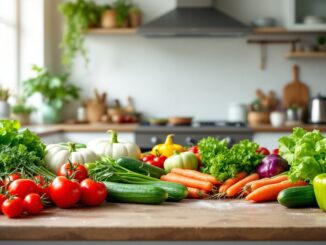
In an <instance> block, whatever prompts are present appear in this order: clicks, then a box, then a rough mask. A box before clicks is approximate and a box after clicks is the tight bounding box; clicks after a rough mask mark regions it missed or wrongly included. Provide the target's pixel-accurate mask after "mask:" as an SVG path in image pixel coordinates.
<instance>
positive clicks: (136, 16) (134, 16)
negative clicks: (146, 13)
mask: <svg viewBox="0 0 326 245" xmlns="http://www.w3.org/2000/svg"><path fill="white" fill-rule="evenodd" d="M141 15H142V13H141V10H140V8H138V7H136V6H132V7H131V8H130V9H129V19H130V26H131V27H132V28H137V27H138V26H140V25H141Z"/></svg>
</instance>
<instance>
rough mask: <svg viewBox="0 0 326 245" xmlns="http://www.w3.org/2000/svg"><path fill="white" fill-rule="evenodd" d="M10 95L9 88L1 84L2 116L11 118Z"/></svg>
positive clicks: (0, 111) (0, 113)
mask: <svg viewBox="0 0 326 245" xmlns="http://www.w3.org/2000/svg"><path fill="white" fill-rule="evenodd" d="M9 96H10V92H9V89H5V88H3V87H1V86H0V118H9V116H10V105H9V103H8V98H9Z"/></svg>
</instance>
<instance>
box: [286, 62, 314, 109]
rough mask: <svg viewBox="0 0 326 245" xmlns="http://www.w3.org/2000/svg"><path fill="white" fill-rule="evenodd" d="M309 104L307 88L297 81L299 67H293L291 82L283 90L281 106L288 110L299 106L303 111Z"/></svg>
mask: <svg viewBox="0 0 326 245" xmlns="http://www.w3.org/2000/svg"><path fill="white" fill-rule="evenodd" d="M308 103H309V88H308V86H307V85H305V84H304V83H302V82H301V81H300V80H299V66H298V65H294V66H293V81H292V82H291V83H289V84H287V85H286V86H285V87H284V89H283V106H284V108H286V109H287V108H289V107H293V106H299V107H301V108H303V109H304V110H306V109H307V107H308Z"/></svg>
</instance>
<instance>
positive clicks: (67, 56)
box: [59, 0, 103, 68]
mask: <svg viewBox="0 0 326 245" xmlns="http://www.w3.org/2000/svg"><path fill="white" fill-rule="evenodd" d="M59 10H60V11H61V13H62V14H63V15H64V32H63V37H62V41H61V47H62V49H63V54H62V63H63V64H64V65H66V66H67V67H68V68H70V67H71V65H72V63H73V59H74V58H75V56H76V55H78V54H80V55H81V56H82V57H83V58H84V60H85V62H86V64H87V63H88V57H87V50H86V48H85V46H84V41H85V40H84V34H85V32H86V31H87V30H88V28H89V27H95V26H98V25H99V23H100V18H101V15H102V12H103V7H102V6H98V5H96V4H95V3H94V2H93V1H92V0H77V1H75V2H72V1H69V2H65V3H62V4H61V5H60V6H59Z"/></svg>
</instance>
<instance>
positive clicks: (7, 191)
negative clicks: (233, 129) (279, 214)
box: [0, 120, 326, 218]
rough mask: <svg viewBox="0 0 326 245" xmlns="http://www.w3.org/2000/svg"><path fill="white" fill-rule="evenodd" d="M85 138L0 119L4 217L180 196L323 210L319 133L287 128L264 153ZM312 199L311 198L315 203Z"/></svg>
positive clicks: (323, 148) (253, 147) (244, 147)
mask: <svg viewBox="0 0 326 245" xmlns="http://www.w3.org/2000/svg"><path fill="white" fill-rule="evenodd" d="M109 133H110V134H111V138H107V139H95V140H93V141H91V142H89V143H88V144H87V145H83V144H76V143H72V142H69V143H61V144H51V145H48V146H45V145H44V144H43V143H42V142H41V140H40V139H39V138H38V136H37V135H35V134H33V133H31V132H30V131H29V130H28V129H25V130H20V125H19V123H18V122H16V121H9V120H3V121H0V177H1V179H0V207H1V211H2V213H4V214H5V215H6V216H8V217H10V218H15V217H20V216H22V215H36V214H38V213H40V212H41V211H42V210H43V209H44V207H46V206H49V205H52V206H53V205H54V206H58V207H60V208H71V207H75V206H78V205H85V206H99V205H101V204H102V203H103V202H104V201H105V200H106V201H109V202H124V203H139V204H160V203H163V202H165V201H168V202H178V201H181V200H183V199H185V198H192V199H202V198H207V199H220V198H244V199H245V200H247V201H251V202H268V201H278V202H279V203H280V204H281V205H283V206H285V207H288V208H297V207H317V205H319V207H320V208H321V209H322V210H324V211H326V138H325V137H324V136H323V135H322V134H320V132H319V131H317V130H315V131H312V132H307V131H305V130H303V129H301V128H295V129H293V133H292V134H291V135H289V136H288V137H282V138H280V140H279V149H274V150H273V151H272V152H271V153H270V151H269V150H268V149H266V148H264V147H259V145H258V144H256V143H255V142H252V141H250V140H243V141H240V142H239V143H238V144H234V145H233V146H232V147H228V144H227V142H226V141H225V140H217V139H215V138H212V137H208V138H205V139H202V140H201V141H200V142H199V144H198V146H192V147H190V148H186V147H183V146H181V145H178V144H175V143H174V142H173V135H168V136H167V138H166V141H165V143H164V144H160V145H157V146H154V147H153V149H152V150H151V151H150V152H148V153H145V154H141V151H140V149H139V147H138V146H137V145H136V144H134V143H131V142H127V141H123V140H121V139H119V138H118V135H117V133H116V132H114V131H109ZM317 203H318V204H317Z"/></svg>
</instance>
